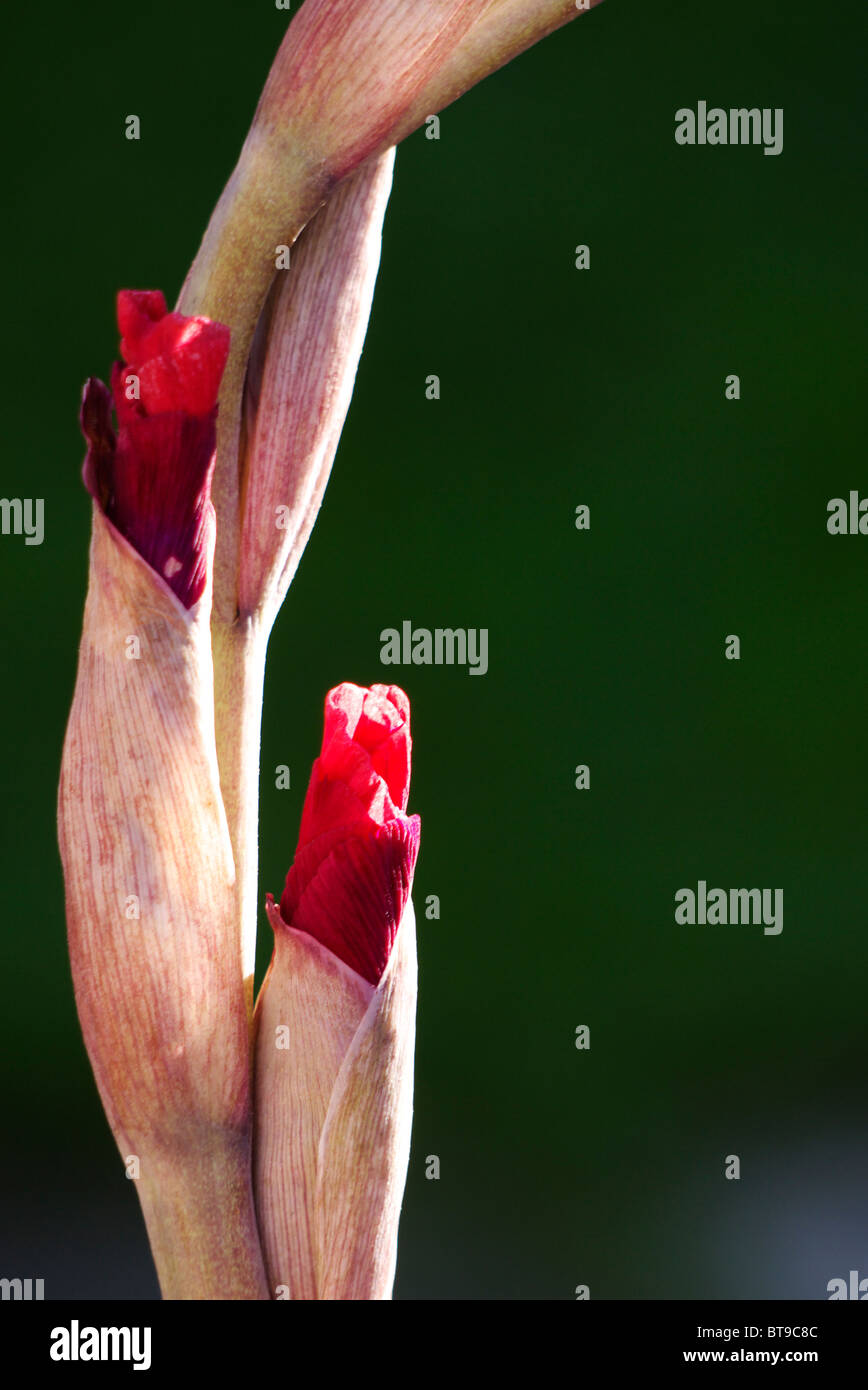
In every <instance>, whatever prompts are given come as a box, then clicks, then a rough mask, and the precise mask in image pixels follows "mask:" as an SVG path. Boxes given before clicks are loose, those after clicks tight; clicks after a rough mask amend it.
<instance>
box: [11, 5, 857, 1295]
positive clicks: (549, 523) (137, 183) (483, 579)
mask: <svg viewBox="0 0 868 1390" xmlns="http://www.w3.org/2000/svg"><path fill="white" fill-rule="evenodd" d="M862 12H863V7H862V6H861V5H860V4H857V3H855V0H853V3H850V4H847V3H843V0H839V2H838V3H834V0H833V3H831V4H829V5H826V6H823V7H821V8H817V7H804V8H794V7H793V6H791V5H789V4H785V3H783V0H751V2H750V3H746V0H735V3H730V4H728V5H719V6H698V5H695V4H689V3H681V4H679V3H674V0H670V2H669V3H665V2H664V3H658V4H654V5H649V4H647V3H640V0H608V3H607V4H605V5H603V6H601V7H600V8H599V9H597V10H595V11H593V12H592V13H591V14H590V15H587V16H583V17H581V18H580V19H578V21H577V22H576V23H574V24H572V25H570V26H569V27H568V28H567V29H565V30H563V31H561V32H560V33H558V34H555V35H554V36H553V37H551V38H549V39H548V40H546V41H545V42H544V43H543V44H542V45H541V46H540V47H539V48H537V49H536V50H534V51H532V52H530V53H529V54H526V55H524V56H523V57H522V58H520V59H519V60H517V61H516V62H515V63H514V64H513V65H512V66H511V67H510V68H509V69H508V70H506V71H504V72H501V73H499V74H497V75H496V76H494V77H492V78H490V79H489V80H488V81H486V82H485V83H484V84H483V85H482V86H481V87H479V88H477V89H476V90H475V91H473V92H471V93H470V94H469V95H468V96H467V97H465V98H463V99H462V100H461V101H460V102H459V103H458V104H457V105H455V106H454V107H452V108H450V109H448V110H447V111H446V112H445V114H444V115H443V118H442V130H441V139H440V140H439V142H434V141H429V140H426V139H425V137H424V134H423V133H422V132H417V134H415V135H414V136H412V137H411V138H410V139H409V140H408V141H407V143H406V144H405V145H404V146H403V147H402V149H401V150H400V151H399V155H398V161H397V166H396V177H395V188H394V192H393V196H392V202H391V205H390V210H389V213H388V216H387V224H386V231H385V242H384V255H383V263H382V267H381V271H380V277H379V283H378V288H377V293H376V298H375V303H374V310H373V315H372V319H371V325H370V331H369V334H368V339H367V345H366V349H365V353H364V356H363V359H362V363H361V367H360V371H359V376H358V381H357V385H356V392H355V397H354V401H353V405H352V408H351V411H350V415H349V419H348V423H347V427H346V429H345V431H344V436H343V440H342V442H341V446H340V450H339V453H338V457H337V461H336V464H335V470H334V474H333V477H332V481H331V484H330V486H329V489H328V493H327V495H326V499H325V504H324V507H323V510H322V513H321V517H320V520H319V522H318V525H317V527H316V529H315V531H314V534H313V538H312V541H311V543H310V546H309V548H308V551H307V553H306V555H305V558H304V560H303V562H302V565H301V569H300V571H299V574H298V576H297V579H296V581H295V584H294V586H293V588H292V590H291V592H290V596H289V598H288V600H287V603H286V606H285V608H284V610H283V613H282V615H281V617H280V619H279V620H278V623H277V626H276V628H275V631H274V635H273V638H272V644H271V653H270V665H269V676H268V685H267V694H266V707H265V717H264V731H263V768H264V772H265V775H264V777H263V785H262V873H261V885H262V892H263V894H264V892H265V891H266V890H267V889H271V890H273V891H275V892H278V891H279V890H280V888H281V886H282V883H283V877H284V875H285V872H286V869H287V867H288V865H289V862H290V859H291V856H292V852H293V848H294V844H295V836H296V831H297V827H298V819H299V815H300V809H301V802H302V798H303V794H304V786H305V784H306V779H307V772H308V769H309V766H310V762H311V760H312V758H313V757H314V755H315V753H316V752H317V750H318V746H319V735H320V728H321V707H322V699H323V696H324V693H325V691H326V690H327V688H328V687H330V686H331V685H334V684H335V683H337V682H338V681H341V680H345V679H349V680H354V681H357V682H360V683H369V682H372V681H377V680H383V679H386V680H389V679H395V680H397V681H398V682H399V683H402V684H403V685H404V686H405V687H406V689H407V691H408V693H409V695H410V698H411V701H412V706H413V720H414V735H415V766H414V781H413V790H412V797H411V809H412V810H415V811H418V812H420V814H421V816H422V825H423V838H422V852H421V857H420V860H419V866H418V872H417V880H416V891H415V897H416V901H417V905H421V904H423V903H424V899H425V897H426V896H427V895H428V894H431V893H436V894H438V895H439V897H440V899H441V904H442V916H441V919H440V921H439V922H426V921H425V920H424V917H423V914H422V913H421V912H420V913H419V917H420V926H419V935H420V943H419V945H420V964H421V977H420V1007H419V1040H418V1051H417V1070H416V1086H417V1101H416V1118H415V1130H414V1144H413V1155H412V1159H411V1168H410V1176H409V1181H408V1187H407V1198H406V1204H405V1214H404V1218H403V1224H402V1234H401V1243H400V1256H399V1275H398V1284H397V1296H398V1297H401V1298H435V1299H442V1298H448V1297H459V1298H494V1299H502V1298H517V1297H521V1298H546V1299H549V1298H552V1299H570V1298H573V1297H574V1296H575V1294H574V1290H575V1287H576V1285H578V1284H580V1283H584V1284H588V1285H590V1290H591V1296H592V1298H676V1297H698V1298H732V1299H740V1298H748V1297H760V1298H778V1297H784V1298H787V1297H803V1298H823V1297H825V1296H826V1285H827V1283H828V1281H829V1280H830V1279H832V1278H834V1277H838V1276H844V1277H846V1276H847V1272H848V1271H849V1270H850V1269H858V1270H860V1271H861V1274H862V1276H863V1277H864V1276H868V1123H866V1087H865V1075H866V1062H868V1023H866V1009H865V993H866V972H868V936H866V930H865V916H866V914H865V900H866V893H868V860H866V852H865V818H866V795H865V791H866V784H868V749H866V738H865V710H864V705H865V691H866V676H868V657H866V644H865V608H866V597H868V576H866V557H868V537H836V538H833V537H831V536H829V535H828V534H827V532H826V526H825V521H826V503H827V501H828V499H829V498H830V497H833V496H846V495H847V492H848V491H849V489H851V488H857V489H861V490H862V492H863V493H864V494H866V495H868V473H866V469H865V465H864V448H863V422H864V413H863V411H862V410H861V409H860V406H861V404H862V401H861V400H860V389H861V392H862V393H863V394H864V384H863V383H864V336H863V332H862V324H863V319H864V311H865V303H866V295H865V269H864V267H865V252H864V225H865V214H866V199H865V186H864V181H863V167H862V166H863V152H864V140H865V132H864V128H862V129H860V128H859V125H858V116H859V109H858V97H859V92H860V90H861V87H862V83H863V72H862V66H861V59H860V50H861V48H862V42H861V41H862V39H864V29H863V27H862V26H863V24H864V21H862V20H861V15H862ZM285 20H286V16H285V14H283V13H282V12H280V11H277V10H275V8H274V6H273V5H272V4H270V3H269V0H257V3H255V4H251V3H250V0H236V3H230V2H229V0H212V3H209V4H208V5H207V6H203V5H201V4H198V3H192V0H180V3H179V0H171V3H170V2H169V0H159V2H158V3H156V2H155V3H140V4H137V5H135V6H127V7H123V6H122V7H120V8H119V7H118V6H116V5H111V6H110V5H108V4H107V3H98V0H90V2H89V3H86V4H79V5H75V6H60V5H57V6H51V7H50V8H49V9H48V10H44V9H43V8H41V7H31V8H30V9H29V10H28V9H23V8H20V7H19V8H18V9H17V10H16V13H15V17H14V20H13V21H12V23H13V26H14V28H13V33H12V37H11V41H10V44H9V54H8V57H9V71H8V73H7V76H6V78H5V82H4V87H3V93H2V99H3V105H4V108H5V110H4V132H5V136H6V143H7V154H6V160H5V171H4V172H5V183H6V193H7V198H6V200H5V201H6V204H7V212H6V215H5V217H4V219H3V224H2V236H3V242H4V252H3V265H4V270H5V274H4V277H3V279H4V288H3V295H4V309H5V315H4V317H5V323H6V329H5V337H6V340H7V346H8V349H9V351H8V357H7V363H6V367H5V370H4V372H3V376H2V395H3V406H4V419H5V421H6V425H5V441H4V449H3V459H2V484H0V491H2V494H3V495H4V496H9V497H13V496H18V497H28V496H30V497H37V496H41V497H44V499H45V523H46V535H45V541H44V544H43V545H42V546H40V547H36V546H33V547H25V546H24V544H23V540H22V538H20V537H15V536H2V537H0V567H2V584H3V594H4V596H5V602H4V605H3V636H4V661H5V675H4V682H3V692H2V707H0V716H2V720H3V729H4V733H5V739H4V755H3V760H2V775H3V785H2V796H0V814H2V816H3V821H4V826H3V830H4V834H3V855H4V863H3V879H2V882H3V919H4V929H3V954H4V960H3V973H2V980H3V1015H4V1018H3V1023H4V1038H3V1051H2V1063H0V1065H2V1081H3V1095H4V1100H3V1117H4V1129H5V1137H4V1141H3V1146H2V1164H3V1168H2V1182H0V1193H2V1197H0V1206H2V1213H0V1216H2V1234H0V1275H2V1276H16V1275H17V1276H21V1277H28V1276H29V1277H34V1278H36V1277H42V1278H44V1279H45V1280H46V1295H47V1296H48V1297H50V1298H61V1297H66V1296H83V1297H100V1296H107V1297H118V1298H135V1297H143V1298H153V1297H155V1296H156V1294H157V1287H156V1281H155V1278H154V1275H153V1271H152V1266H151V1262H150V1256H149V1252H148V1247H147V1244H146V1241H145V1236H144V1231H143V1227H142V1224H141V1219H140V1216H139V1211H138V1205H137V1202H136V1199H135V1193H134V1191H133V1189H132V1185H131V1184H130V1183H129V1182H127V1181H126V1180H125V1177H124V1171H123V1167H122V1165H121V1164H120V1162H119V1159H118V1156H117V1153H116V1151H115V1148H114V1145H113V1142H112V1140H111V1137H110V1134H109V1131H108V1128H107V1126H106V1124H105V1121H104V1119H103V1116H102V1111H101V1108H100V1106H99V1102H98V1099H97V1096H96V1092H95V1088H94V1085H93V1082H92V1079H91V1074H90V1070H89V1067H88V1063H87V1059H86V1056H85V1053H84V1050H83V1047H82V1043H81V1039H80V1035H79V1031H78V1025H77V1020H76V1015H75V1010H74V1005H73V999H72V990H71V984H70V979H69V971H68V964H67V958H66V947H65V938H64V920H63V905H62V883H61V875H60V867H59V861H58V854H57V848H56V839H55V823H54V806H55V787H56V779H57V770H58V763H59V758H60V750H61V743H62V738H63V731H64V725H65V720H66V714H67V709H68V705H69V701H70V698H71V694H72V687H73V681H74V673H75V662H76V651H77V643H78V635H79V628H80V620H81V613H82V606H83V600H84V591H85V582H86V561H87V544H88V534H89V510H90V507H89V500H88V498H87V497H86V495H85V492H84V489H83V487H82V485H81V481H80V471H79V470H80V464H81V458H82V453H83V447H82V441H81V439H80V437H79V434H78V429H77V418H76V417H77V408H78V399H79V390H80V385H81V382H82V380H83V379H84V377H85V376H87V375H88V374H90V373H94V372H95V373H97V374H101V375H105V374H106V373H107V372H108V370H109V367H110V363H111V361H112V358H113V355H114V353H115V351H116V333H115V326H114V311H113V301H114V294H115V291H116V290H117V289H118V288H119V287H121V286H133V287H152V286H161V287H162V288H164V289H165V290H166V292H167V295H168V296H169V298H170V299H171V298H173V297H174V295H175V294H176V292H177V290H178V287H179V286H180V283H181V281H182V279H183V276H184V274H185V272H186V269H187V266H188V264H189V262H190V260H191V258H192V256H193V254H194V252H195V250H196V246H197V244H198V240H199V237H200V236H201V233H202V231H203V229H204V227H205V224H206V221H207V218H208V215H209V212H210V210H211V207H212V205H213V203H214V202H215V200H216V198H217V196H218V194H219V192H220V189H221V187H222V184H223V182H224V180H225V178H226V177H227V175H228V173H229V171H230V169H231V167H232V164H233V163H234V160H235V157H236V155H237V152H238V149H239V147H240V144H241V141H242V139H243V136H244V133H245V130H246V128H247V124H248V122H249V119H250V116H251V114H252V110H253V107H254V104H255V102H256V98H257V95H258V92H259V90H260V88H261V85H262V82H263V81H264V78H265V74H266V72H267V69H268V66H269V63H270V61H271V57H272V56H273V54H274V52H275V50H276V48H277V45H278V43H279V41H280V38H281V36H282V33H283V30H284V25H285ZM700 99H702V100H706V101H707V102H708V103H709V105H716V104H720V105H722V106H725V107H729V106H759V107H782V108H783V109H784V150H783V153H782V154H781V155H780V156H779V157H777V158H769V157H765V156H763V154H762V151H761V149H757V148H753V147H747V148H705V149H701V148H692V149H691V148H680V147H678V146H677V145H676V144H675V141H674V138H673V136H674V113H675V111H676V109H677V108H679V107H682V106H694V107H695V105H696V103H697V101H698V100H700ZM132 112H134V113H137V114H139V115H140V117H141V120H142V139H141V141H140V142H139V143H132V142H128V141H127V140H125V138H124V117H125V116H126V115H127V114H128V113H132ZM578 243H587V244H589V246H590V248H591V269H590V270H589V271H586V272H585V271H577V270H576V269H575V268H574V248H575V246H576V245H577V244H578ZM731 372H735V373H738V374H739V376H740V377H741V386H742V398H741V400H740V401H739V402H728V401H726V400H725V399H724V379H725V377H726V375H727V374H728V373H731ZM430 373H436V374H438V375H439V376H440V378H441V383H442V397H441V399H440V400H439V401H437V402H431V401H428V400H426V398H425V389H424V383H425V378H426V376H428V375H429V374H430ZM579 503H586V504H588V505H589V506H590V508H591V529H590V531H588V532H579V531H577V530H576V529H575V526H574V513H575V508H576V506H577V505H578V504H579ZM404 618H409V619H411V620H412V621H413V622H414V623H415V624H417V625H420V626H426V627H430V628H434V627H437V626H458V627H487V628H488V629H489V634H490V669H489V672H488V674H487V675H486V676H485V677H484V678H471V677H470V676H469V675H468V674H467V673H466V671H464V670H462V669H459V668H446V667H443V668H438V667H416V668H407V669H401V668H384V667H382V666H381V665H380V663H379V645H380V644H379V638H378V634H379V632H380V629H381V628H383V627H387V626H399V625H400V622H401V620H402V619H404ZM730 633H736V634H738V635H740V637H741V643H742V657H741V660H740V661H739V662H734V661H727V660H725V659H724V639H725V637H726V636H727V634H730ZM278 763H287V764H289V765H290V766H291V768H292V773H293V779H292V790H291V791H288V792H287V791H283V792H279V791H276V790H275V789H274V777H273V771H272V769H273V768H274V766H275V765H276V764H278ZM578 763H587V764H589V765H590V769H591V788H590V790H589V791H577V790H576V789H575V786H574V768H575V766H576V764H578ZM699 878H704V879H706V880H708V882H709V884H720V885H723V886H727V887H729V886H746V885H758V886H765V887H781V888H783V890H784V929H783V932H782V934H781V935H780V936H777V937H766V936H764V935H763V934H762V932H761V930H760V929H758V928H745V927H741V928H739V927H728V928H724V927H718V928H711V927H704V928H703V927H694V928H690V927H684V926H678V925H676V923H675V921H674V901H673V895H674V893H675V891H676V889H678V888H679V887H682V886H685V885H690V884H692V885H695V883H696V881H697V879H699ZM267 937H268V928H267V924H266V923H265V920H264V917H263V921H262V942H261V965H263V966H264V964H265V962H266V961H267V957H268V940H267ZM583 1023H584V1024H588V1025H589V1026H590V1028H591V1049H590V1051H587V1052H579V1051H577V1050H576V1048H575V1046H574V1037H575V1029H576V1027H577V1025H579V1024H583ZM429 1154H437V1155H438V1156H439V1157H440V1160H441V1178H440V1181H439V1182H433V1181H426V1179H425V1172H424V1170H425V1157H426V1155H429ZM728 1154H738V1155H739V1156H740V1159H741V1172H742V1176H741V1179H740V1180H739V1181H727V1180H726V1179H725V1178H724V1160H725V1158H726V1155H728Z"/></svg>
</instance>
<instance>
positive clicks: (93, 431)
mask: <svg viewBox="0 0 868 1390" xmlns="http://www.w3.org/2000/svg"><path fill="white" fill-rule="evenodd" d="M117 313H118V327H119V329H120V332H121V353H122V356H123V358H124V361H123V362H116V363H115V365H114V367H113V369H112V381H111V384H112V392H111V395H112V396H113V397H114V407H115V412H116V414H117V419H118V433H117V436H115V433H114V430H113V429H112V425H111V396H110V395H109V392H108V390H107V389H106V387H105V386H104V385H103V383H102V382H101V381H98V380H97V379H96V378H93V377H92V378H91V379H90V380H89V381H88V382H87V384H86V386H85V389H84V399H83V402H82V410H81V427H82V431H83V432H84V435H85V438H86V439H87V441H88V446H89V447H88V451H87V457H86V459H85V464H84V480H85V484H86V485H87V488H88V491H89V492H90V493H91V495H92V496H93V497H94V498H95V500H96V501H97V502H98V504H99V505H100V506H101V508H102V510H103V512H104V513H105V515H106V516H107V517H108V519H109V521H111V522H112V523H113V524H114V526H116V528H117V529H118V531H120V532H121V534H122V535H123V536H124V537H125V539H126V540H128V541H129V542H130V544H131V545H132V546H134V547H135V549H136V550H137V551H138V552H139V554H140V555H141V556H142V558H143V559H145V560H147V562H148V564H149V565H150V566H151V567H152V568H153V569H154V570H156V571H157V573H158V574H159V575H161V577H162V578H163V579H164V580H165V581H166V583H167V584H168V585H169V586H170V588H171V589H173V590H174V592H175V594H176V595H177V596H178V598H179V599H180V600H181V602H182V603H183V604H184V605H185V607H187V608H191V607H192V606H193V604H194V603H196V602H197V600H198V599H199V598H201V596H202V593H203V592H204V589H205V584H206V581H207V573H208V556H209V554H210V552H211V549H212V543H213V532H214V526H215V521H214V509H213V507H212V505H211V496H210V494H211V475H212V472H213V468H214V450H215V443H216V419H217V392H218V390H219V388H220V379H221V377H222V375H223V369H224V367H225V365H226V358H227V356H228V353H229V329H228V328H226V327H225V326H224V325H223V324H221V323H214V322H212V321H211V320H210V319H206V318H187V317H185V316H184V315H183V314H178V313H171V314H170V313H168V312H167V310H166V301H165V299H164V298H163V295H162V294H161V292H160V291H159V290H121V291H120V293H119V294H118V299H117Z"/></svg>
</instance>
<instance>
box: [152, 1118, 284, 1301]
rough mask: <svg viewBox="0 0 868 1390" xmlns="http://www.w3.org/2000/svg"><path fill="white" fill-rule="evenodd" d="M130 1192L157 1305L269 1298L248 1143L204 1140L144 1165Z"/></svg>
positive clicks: (246, 1140) (239, 1138)
mask: <svg viewBox="0 0 868 1390" xmlns="http://www.w3.org/2000/svg"><path fill="white" fill-rule="evenodd" d="M137 1187H138V1189H139V1200H140V1201H141V1204H142V1211H143V1212H144V1216H145V1223H146V1225H147V1228H148V1238H149V1240H150V1244H151V1251H152V1253H153V1256H154V1263H155V1265H156V1267H157V1275H158V1278H159V1280H160V1289H161V1291H162V1295H163V1298H164V1299H185V1300H187V1299H190V1300H198V1299H241V1300H252V1299H267V1298H269V1297H270V1294H269V1289H268V1281H267V1279H266V1276H265V1267H264V1265H263V1261H262V1252H261V1250H260V1244H259V1232H258V1229H257V1225H256V1217H255V1213H254V1206H253V1192H252V1186H251V1175H250V1142H249V1136H245V1135H243V1134H240V1135H238V1136H237V1137H233V1138H231V1139H227V1137H226V1136H225V1135H224V1134H217V1135H216V1136H213V1135H212V1136H206V1137H205V1139H204V1141H203V1142H201V1143H198V1144H196V1145H191V1146H190V1148H189V1151H188V1152H186V1153H184V1154H182V1155H178V1154H177V1153H176V1152H167V1153H165V1154H164V1155H161V1156H160V1157H159V1158H158V1159H156V1160H154V1159H150V1160H148V1158H147V1157H145V1158H143V1162H142V1174H141V1177H140V1178H139V1179H138V1182H137Z"/></svg>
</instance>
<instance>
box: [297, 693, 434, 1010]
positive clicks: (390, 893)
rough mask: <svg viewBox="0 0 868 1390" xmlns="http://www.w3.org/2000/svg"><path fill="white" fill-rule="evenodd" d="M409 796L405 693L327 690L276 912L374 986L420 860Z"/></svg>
mask: <svg viewBox="0 0 868 1390" xmlns="http://www.w3.org/2000/svg"><path fill="white" fill-rule="evenodd" d="M409 788H410V704H409V701H408V699H407V696H406V695H405V694H404V692H403V691H402V690H399V689H398V687H397V686H395V685H391V686H385V685H375V686H372V688H371V689H370V690H364V689H362V688H361V687H360V686H357V685H350V684H349V683H347V684H344V685H339V686H338V687H337V688H336V689H335V690H332V691H331V692H330V693H329V695H328V696H327V698H326V706H325V729H324V733H323V744H322V752H321V754H320V756H319V757H318V758H317V760H316V762H315V763H314V765H313V771H312V772H311V778H310V784H309V786H308V790H307V796H306V798H305V803H304V810H303V811H302V817H301V830H300V832H299V839H298V849H297V851H296V856H295V862H294V863H293V866H292V868H291V869H290V871H289V873H288V875H287V879H286V887H285V889H284V892H283V897H282V898H281V900H280V911H281V916H282V917H283V920H284V921H285V922H286V923H287V924H288V925H290V926H292V927H294V928H295V929H296V930H297V931H304V932H307V933H308V934H309V935H310V936H313V937H315V938H316V939H317V941H319V942H320V943H321V944H322V945H323V946H325V947H326V948H327V949H328V950H330V951H332V952H333V953H334V955H336V956H338V957H339V958H340V959H341V960H342V961H343V962H344V963H345V964H346V965H349V966H350V967H351V968H352V969H353V970H355V971H356V972H357V973H358V974H359V975H361V976H362V977H363V978H364V979H366V980H368V981H369V983H370V984H372V985H376V984H377V983H378V981H379V980H380V977H381V976H382V974H383V971H384V970H385V968H386V965H387V964H388V961H389V956H390V954H391V950H392V945H393V943H394V940H395V934H396V932H397V930H398V926H399V924H400V922H401V918H402V916H403V914H404V908H405V906H406V903H407V899H408V897H409V895H410V887H411V885H412V882H413V870H414V869H415V866H416V856H417V854H418V851H419V817H418V816H407V815H405V814H404V812H405V811H406V808H407V797H408V795H409Z"/></svg>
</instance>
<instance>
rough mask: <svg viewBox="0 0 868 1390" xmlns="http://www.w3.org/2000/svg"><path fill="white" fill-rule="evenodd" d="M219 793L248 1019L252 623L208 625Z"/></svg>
mask: <svg viewBox="0 0 868 1390" xmlns="http://www.w3.org/2000/svg"><path fill="white" fill-rule="evenodd" d="M211 643H212V650H213V659H214V719H215V731H216V740H217V762H218V765H219V768H220V789H221V791H222V794H223V804H224V807H225V809H226V818H227V821H228V823H229V836H230V839H231V841H232V853H233V856H234V859H235V904H236V913H237V920H238V925H239V934H240V940H241V960H242V969H243V974H244V989H245V996H246V999H247V1008H248V1016H249V1017H251V1018H252V1014H253V972H254V968H255V964H256V919H257V916H258V910H259V903H258V896H259V895H258V888H259V877H258V870H259V740H260V732H261V726H262V692H263V686H264V681H265V653H266V648H267V645H268V633H267V630H266V629H264V628H263V627H262V625H261V624H260V623H259V622H258V621H257V620H256V619H255V618H249V617H239V618H238V619H237V621H236V622H234V623H232V624H227V623H224V622H222V621H221V620H220V618H219V617H218V616H217V615H216V614H215V615H214V617H213V619H212V624H211Z"/></svg>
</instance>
